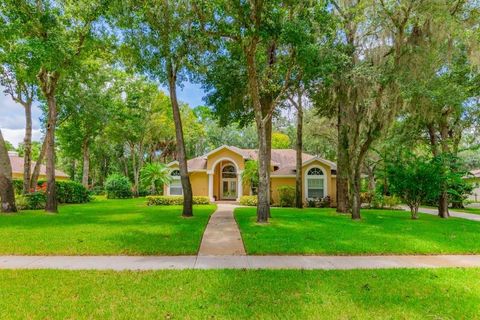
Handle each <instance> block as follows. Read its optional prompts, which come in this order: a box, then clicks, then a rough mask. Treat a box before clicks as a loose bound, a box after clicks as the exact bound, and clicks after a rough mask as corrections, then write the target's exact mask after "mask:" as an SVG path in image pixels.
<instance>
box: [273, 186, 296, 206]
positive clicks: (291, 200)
mask: <svg viewBox="0 0 480 320" xmlns="http://www.w3.org/2000/svg"><path fill="white" fill-rule="evenodd" d="M277 191H278V196H279V199H280V203H279V204H280V207H293V206H294V205H295V187H292V186H280V187H278V188H277Z"/></svg>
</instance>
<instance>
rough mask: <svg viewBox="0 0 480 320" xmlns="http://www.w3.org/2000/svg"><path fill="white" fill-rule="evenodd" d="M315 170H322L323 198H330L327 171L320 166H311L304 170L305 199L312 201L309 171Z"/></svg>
mask: <svg viewBox="0 0 480 320" xmlns="http://www.w3.org/2000/svg"><path fill="white" fill-rule="evenodd" d="M313 168H318V169H320V170H322V172H323V176H322V177H323V197H324V198H325V197H327V196H329V192H328V176H327V172H326V171H325V169H324V168H323V167H321V166H319V165H310V166H308V167H306V168H305V169H304V170H303V181H304V184H303V188H304V190H303V195H304V197H305V199H311V198H309V197H308V171H310V169H313Z"/></svg>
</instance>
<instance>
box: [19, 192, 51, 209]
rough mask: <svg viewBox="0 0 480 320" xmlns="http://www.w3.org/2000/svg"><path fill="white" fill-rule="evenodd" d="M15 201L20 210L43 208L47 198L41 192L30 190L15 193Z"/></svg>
mask: <svg viewBox="0 0 480 320" xmlns="http://www.w3.org/2000/svg"><path fill="white" fill-rule="evenodd" d="M15 202H16V205H17V208H18V209H20V210H37V209H44V208H45V205H46V202H47V198H46V196H45V193H43V192H32V193H28V194H26V195H21V194H20V195H17V196H16V197H15Z"/></svg>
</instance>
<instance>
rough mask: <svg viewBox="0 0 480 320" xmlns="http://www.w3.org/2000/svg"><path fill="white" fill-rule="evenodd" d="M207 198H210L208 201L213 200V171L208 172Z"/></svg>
mask: <svg viewBox="0 0 480 320" xmlns="http://www.w3.org/2000/svg"><path fill="white" fill-rule="evenodd" d="M208 198H209V199H210V202H214V201H215V199H214V198H213V172H212V173H210V172H209V173H208Z"/></svg>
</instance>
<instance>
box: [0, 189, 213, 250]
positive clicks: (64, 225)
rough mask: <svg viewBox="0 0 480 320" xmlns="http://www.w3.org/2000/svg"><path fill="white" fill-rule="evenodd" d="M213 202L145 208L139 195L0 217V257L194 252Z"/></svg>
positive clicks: (100, 199) (144, 201)
mask: <svg viewBox="0 0 480 320" xmlns="http://www.w3.org/2000/svg"><path fill="white" fill-rule="evenodd" d="M214 210H215V206H213V205H204V206H195V207H194V217H193V218H182V217H181V212H182V208H181V206H151V207H149V206H147V205H146V200H145V199H144V198H138V199H124V200H107V199H102V198H99V199H97V200H94V201H92V202H91V203H87V204H79V205H63V206H60V207H59V213H58V214H56V215H51V214H45V213H44V212H43V211H22V212H21V213H18V214H16V215H0V239H2V241H0V254H1V255H10V254H11V255H190V254H196V253H197V251H198V248H199V247H200V241H201V238H202V234H203V231H204V230H205V227H206V224H207V222H208V219H209V216H210V215H211V214H212V213H213V212H214Z"/></svg>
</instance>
